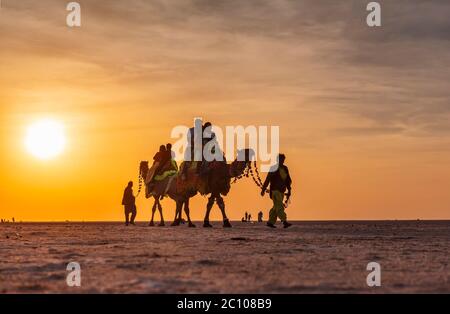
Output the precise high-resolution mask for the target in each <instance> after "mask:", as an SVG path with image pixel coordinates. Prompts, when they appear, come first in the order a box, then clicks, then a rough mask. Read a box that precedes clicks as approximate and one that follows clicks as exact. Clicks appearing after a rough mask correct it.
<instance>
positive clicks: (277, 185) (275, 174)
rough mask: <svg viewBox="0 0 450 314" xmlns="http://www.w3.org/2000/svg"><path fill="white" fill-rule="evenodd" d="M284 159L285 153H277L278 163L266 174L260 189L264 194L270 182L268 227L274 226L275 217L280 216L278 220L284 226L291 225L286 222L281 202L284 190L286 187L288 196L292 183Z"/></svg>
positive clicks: (262, 194)
mask: <svg viewBox="0 0 450 314" xmlns="http://www.w3.org/2000/svg"><path fill="white" fill-rule="evenodd" d="M285 159H286V156H285V155H283V154H279V155H278V164H277V165H275V166H274V167H276V170H274V171H271V172H269V173H268V174H267V177H266V180H265V181H264V184H263V187H262V190H261V196H264V193H265V192H266V189H267V187H268V186H269V184H270V190H269V192H270V198H271V199H272V201H273V207H272V209H271V210H270V212H269V221H268V222H267V226H268V227H270V228H275V223H276V222H277V218H280V220H281V221H282V222H283V226H284V228H288V227H290V226H291V224H290V223H288V222H287V217H286V213H285V212H284V204H283V198H284V192H285V191H286V189H287V191H288V193H287V196H288V197H289V196H290V195H291V183H292V180H291V176H290V175H289V170H288V167H286V166H285V165H284V161H285Z"/></svg>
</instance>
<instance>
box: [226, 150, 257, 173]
mask: <svg viewBox="0 0 450 314" xmlns="http://www.w3.org/2000/svg"><path fill="white" fill-rule="evenodd" d="M254 158H255V151H254V150H253V149H251V148H245V149H241V150H238V152H237V157H236V159H235V160H234V161H233V162H232V163H231V166H230V176H231V177H237V176H240V175H241V174H243V173H244V171H245V169H246V168H247V167H249V166H250V163H251V162H252V160H253V159H254Z"/></svg>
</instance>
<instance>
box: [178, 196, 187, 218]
mask: <svg viewBox="0 0 450 314" xmlns="http://www.w3.org/2000/svg"><path fill="white" fill-rule="evenodd" d="M186 202H187V201H181V207H182V206H183V204H185V203H186ZM184 206H186V205H184ZM181 207H180V210H179V211H178V215H177V218H176V219H177V220H178V221H179V223H181V222H182V218H183V215H182V214H183V213H182V211H181Z"/></svg>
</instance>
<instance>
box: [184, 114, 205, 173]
mask: <svg viewBox="0 0 450 314" xmlns="http://www.w3.org/2000/svg"><path fill="white" fill-rule="evenodd" d="M202 132H203V125H202V119H200V118H196V119H195V120H194V126H193V127H192V128H190V129H189V130H188V132H187V147H186V150H185V153H184V161H185V163H184V166H183V168H182V169H181V178H182V180H186V177H187V171H188V168H190V167H191V165H192V163H193V162H195V163H196V169H198V165H199V162H200V161H201V160H202V155H203V153H202Z"/></svg>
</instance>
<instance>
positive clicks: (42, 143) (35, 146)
mask: <svg viewBox="0 0 450 314" xmlns="http://www.w3.org/2000/svg"><path fill="white" fill-rule="evenodd" d="M65 144H66V137H65V134H64V127H63V125H62V123H60V122H57V121H54V120H40V121H37V122H35V123H33V124H32V125H30V126H29V127H28V130H27V134H26V137H25V147H26V148H27V150H28V152H29V153H31V154H32V155H33V156H35V157H37V158H39V159H50V158H53V157H56V156H57V155H59V154H61V153H62V151H63V150H64V147H65Z"/></svg>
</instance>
